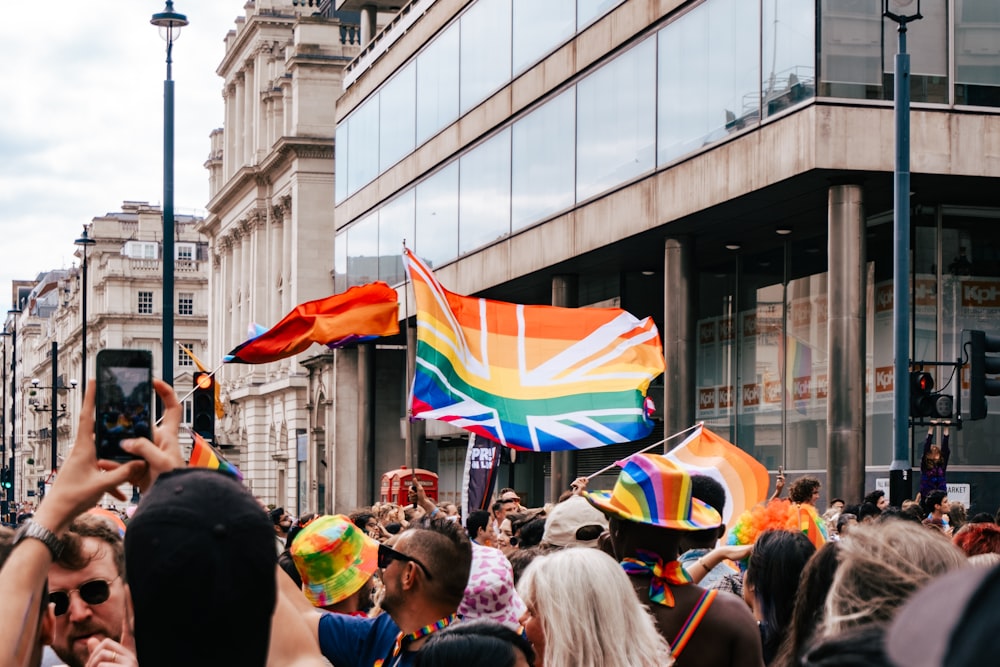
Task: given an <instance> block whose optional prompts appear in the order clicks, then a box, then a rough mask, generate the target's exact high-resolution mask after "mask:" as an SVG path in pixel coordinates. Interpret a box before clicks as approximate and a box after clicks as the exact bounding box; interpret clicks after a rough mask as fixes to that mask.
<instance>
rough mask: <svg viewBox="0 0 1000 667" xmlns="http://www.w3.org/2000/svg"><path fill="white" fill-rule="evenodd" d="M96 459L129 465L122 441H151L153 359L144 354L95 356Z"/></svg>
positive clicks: (104, 352) (103, 352) (127, 352)
mask: <svg viewBox="0 0 1000 667" xmlns="http://www.w3.org/2000/svg"><path fill="white" fill-rule="evenodd" d="M95 420H96V423H95V429H94V430H95V434H96V439H97V457H98V458H100V459H111V460H114V461H130V460H132V459H135V458H136V456H134V455H132V454H129V453H128V452H126V451H125V450H123V449H122V448H121V442H122V440H131V439H134V438H147V439H149V440H152V438H153V430H152V423H153V355H152V354H151V353H150V352H149V351H148V350H101V351H100V352H98V353H97V411H96V415H95Z"/></svg>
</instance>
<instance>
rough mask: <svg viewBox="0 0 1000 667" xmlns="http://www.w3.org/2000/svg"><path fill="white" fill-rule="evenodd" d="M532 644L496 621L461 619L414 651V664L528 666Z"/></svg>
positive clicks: (531, 660) (437, 666)
mask: <svg viewBox="0 0 1000 667" xmlns="http://www.w3.org/2000/svg"><path fill="white" fill-rule="evenodd" d="M534 662H535V652H534V651H533V650H532V648H531V643H530V642H529V641H528V640H527V639H525V638H524V637H523V636H522V635H521V634H519V633H517V632H515V631H513V630H511V629H510V628H508V627H505V626H504V625H502V624H500V623H497V622H496V621H490V620H485V619H477V620H471V621H463V622H462V623H459V624H457V625H452V626H450V627H447V628H445V629H444V630H442V631H441V632H436V633H434V634H433V635H431V637H430V638H429V639H428V640H427V643H426V644H424V647H423V648H422V649H421V650H420V652H419V653H417V659H416V663H415V664H416V666H417V667H468V666H469V665H476V667H530V665H532V664H533V663H534Z"/></svg>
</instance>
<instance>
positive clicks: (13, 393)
mask: <svg viewBox="0 0 1000 667" xmlns="http://www.w3.org/2000/svg"><path fill="white" fill-rule="evenodd" d="M20 305H21V304H18V306H20ZM20 314H21V308H20V307H18V308H12V309H10V310H8V311H7V315H9V316H13V322H14V329H13V331H11V333H10V340H11V360H10V458H9V459H8V460H7V468H8V469H9V470H10V472H8V473H7V474H8V475H9V478H8V479H9V480H10V494H9V495H8V499H9V500H10V501H11V502H15V501H16V500H17V493H16V492H17V467H16V466H15V463H16V462H17V316H18V315H20ZM11 513H12V514H13V510H12V511H11Z"/></svg>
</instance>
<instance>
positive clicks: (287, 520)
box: [267, 507, 293, 554]
mask: <svg viewBox="0 0 1000 667" xmlns="http://www.w3.org/2000/svg"><path fill="white" fill-rule="evenodd" d="M267 516H268V518H269V519H271V523H273V524H274V539H275V542H276V543H277V544H276V546H277V553H279V554H280V553H281V552H282V551H284V550H285V549H287V548H288V547H287V546H286V543H287V542H288V531H289V530H291V529H292V523H293V522H292V517H290V516H288V513H287V512H285V508H284V507H275V508H274V509H273V510H271V511H270V512H268V513H267Z"/></svg>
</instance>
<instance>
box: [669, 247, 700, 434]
mask: <svg viewBox="0 0 1000 667" xmlns="http://www.w3.org/2000/svg"><path fill="white" fill-rule="evenodd" d="M663 283H664V287H665V289H664V299H663V330H662V331H660V338H661V340H662V341H663V355H664V358H665V362H666V367H667V368H666V371H664V378H663V434H664V436H669V435H672V434H674V433H677V432H678V431H682V430H684V429H686V428H688V427H689V426H691V425H692V424H694V418H695V408H696V407H697V406H696V403H695V401H696V400H697V391H696V387H695V385H696V382H695V379H696V377H695V351H696V348H697V344H698V341H697V339H696V338H695V336H696V327H695V317H696V313H695V304H696V303H697V286H698V283H697V275H696V274H695V269H694V241H693V240H691V239H689V238H668V239H667V240H666V241H665V242H664V247H663ZM677 444H678V441H671V442H668V443H666V444H665V445H664V450H669V449H670V448H671V447H673V446H675V445H677Z"/></svg>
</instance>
